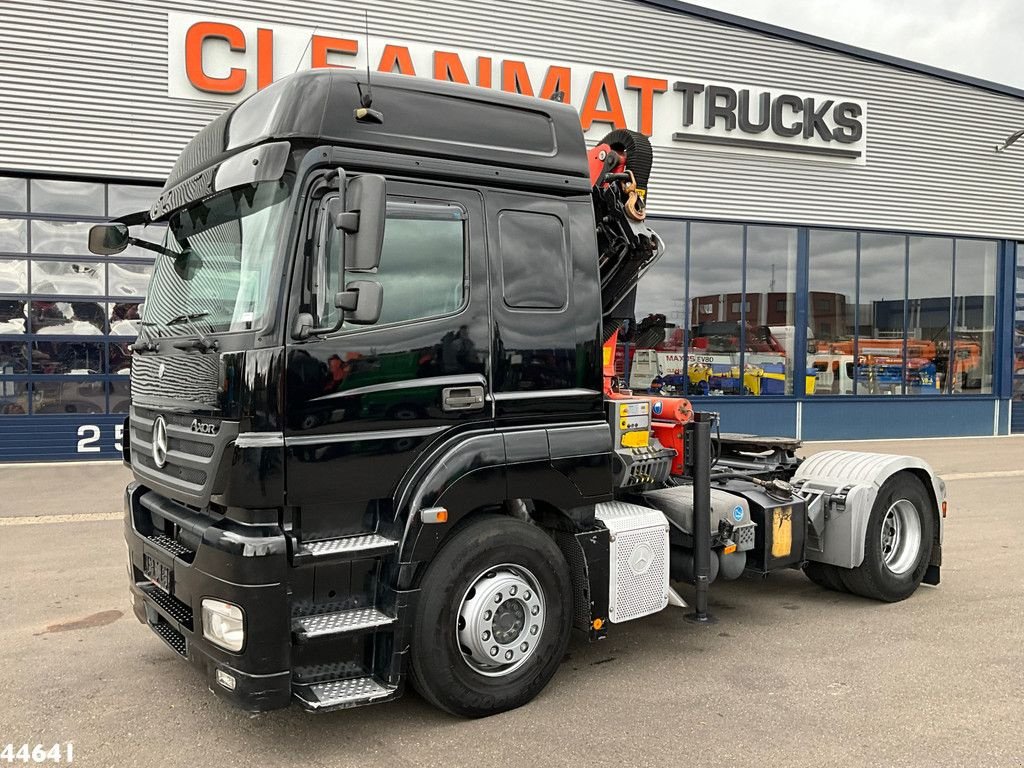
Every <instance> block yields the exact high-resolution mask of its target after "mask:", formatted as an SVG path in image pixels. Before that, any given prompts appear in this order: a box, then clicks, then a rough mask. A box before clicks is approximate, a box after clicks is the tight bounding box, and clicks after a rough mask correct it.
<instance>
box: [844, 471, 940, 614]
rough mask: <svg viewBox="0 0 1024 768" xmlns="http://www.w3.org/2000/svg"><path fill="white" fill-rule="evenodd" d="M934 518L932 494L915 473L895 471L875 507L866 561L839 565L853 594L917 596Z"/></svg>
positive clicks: (879, 597) (894, 598) (885, 597)
mask: <svg viewBox="0 0 1024 768" xmlns="http://www.w3.org/2000/svg"><path fill="white" fill-rule="evenodd" d="M934 529H935V520H934V518H933V516H932V509H931V501H930V500H929V498H928V494H927V492H926V491H925V489H924V486H923V485H922V484H921V481H920V480H918V479H917V478H916V477H915V476H914V475H911V474H909V473H906V472H901V473H899V474H896V475H893V477H891V478H890V479H889V480H887V481H886V482H885V484H884V485H882V488H881V489H880V490H879V492H878V497H877V498H876V499H875V504H874V506H873V507H872V508H871V516H870V517H869V518H868V526H867V532H866V533H865V540H864V562H863V563H861V565H860V566H859V567H857V568H853V569H846V568H843V569H840V570H839V575H840V578H841V579H842V582H843V584H844V585H845V586H846V588H847V589H849V590H850V591H851V592H853V593H855V594H858V595H862V596H863V597H869V598H872V599H874V600H884V601H885V602H887V603H895V602H897V601H899V600H905V599H906V598H908V597H910V596H911V595H912V594H914V591H915V590H916V589H917V587H918V586H919V585H920V584H921V579H923V578H924V573H925V571H926V570H928V562H929V560H930V559H931V548H932V537H933V536H934Z"/></svg>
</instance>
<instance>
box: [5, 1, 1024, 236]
mask: <svg viewBox="0 0 1024 768" xmlns="http://www.w3.org/2000/svg"><path fill="white" fill-rule="evenodd" d="M362 7H367V8H369V9H370V13H371V31H372V33H373V34H374V35H375V36H382V37H394V38H400V39H406V40H417V41H423V42H428V43H437V44H441V45H450V46H461V47H466V48H474V49H482V50H487V51H494V52H495V54H496V55H498V56H500V55H501V54H503V53H506V54H511V55H518V56H531V57H540V58H544V59H549V60H550V61H551V62H552V63H572V64H577V65H587V64H589V65H593V66H595V67H597V66H605V67H629V66H635V67H636V68H637V69H640V70H644V71H649V72H660V73H665V74H668V75H674V76H677V77H678V78H680V79H683V78H686V79H691V78H696V79H703V80H704V81H707V80H714V81H724V82H741V83H750V84H754V85H760V86H764V87H772V88H787V89H792V90H794V91H805V92H811V93H835V94H842V95H845V96H849V97H852V98H856V99H862V100H865V101H867V102H868V105H869V111H868V144H867V163H866V164H865V165H854V164H841V163H834V162H826V161H821V160H812V159H806V160H804V159H794V158H792V157H790V156H785V155H774V156H773V155H767V154H766V155H753V154H739V153H730V152H722V151H708V150H699V149H696V148H691V147H684V146H680V147H678V148H676V147H673V148H661V147H658V148H657V149H656V164H655V168H656V170H655V175H654V178H653V179H652V182H651V185H650V199H651V207H652V211H655V212H657V213H663V214H666V213H667V214H675V215H680V216H687V217H701V218H714V219H739V220H762V221H780V222H781V221H784V222H794V223H801V224H812V225H814V224H818V225H847V226H858V227H877V228H883V229H906V230H921V231H930V232H954V233H961V234H977V235H984V236H1003V237H1011V238H1020V237H1024V224H1022V220H1024V216H1022V215H1021V214H1022V213H1024V207H1022V202H1021V201H1024V151H1021V150H1018V151H1016V152H1009V153H1005V154H996V153H995V152H994V151H993V146H994V145H995V144H996V143H997V142H998V141H1000V140H1001V139H1002V138H1003V137H1005V136H1006V135H1007V134H1009V133H1010V132H1011V131H1013V130H1015V129H1017V128H1019V127H1024V100H1022V99H1018V98H1016V97H1014V96H1009V95H1004V94H998V93H993V92H990V91H985V90H982V89H979V88H976V87H973V86H969V85H965V84H962V83H956V82H951V81H947V80H943V79H940V78H937V77H933V76H930V75H926V74H922V73H919V72H913V71H909V70H904V69H899V68H896V67H892V66H889V65H886V64H883V63H880V62H876V61H869V60H865V59H860V58H857V57H854V56H852V55H849V54H845V53H840V52H836V51H830V50H825V49H822V48H818V47H813V46H810V45H807V44H804V43H800V42H796V41H793V40H788V39H782V38H777V37H772V36H769V35H767V34H764V33H761V32H756V31H753V30H749V29H743V28H740V27H735V26H731V25H727V24H723V23H720V22H715V21H710V20H708V19H704V18H700V17H696V16H691V15H687V14H684V13H675V12H670V11H667V10H663V9H660V8H656V7H653V6H649V5H645V4H642V3H637V2H622V1H621V0H591V2H588V3H585V4H583V3H579V2H577V1H576V0H518V1H517V2H516V3H506V2H474V1H473V0H430V1H429V2H428V1H427V0H387V1H386V2H385V0H373V1H372V2H365V3H362V4H360V6H359V8H362ZM211 10H215V11H216V15H217V16H222V17H223V16H227V17H237V18H247V19H255V20H260V21H265V22H268V23H270V22H277V23H290V24H300V25H309V26H317V25H320V26H321V27H323V28H325V29H328V30H332V31H336V30H347V31H349V32H350V33H351V34H353V35H356V34H360V32H361V29H362V18H361V14H360V13H358V12H357V9H356V8H355V7H354V6H353V5H352V4H351V3H350V2H348V0H318V2H316V3H309V2H298V1H297V0H246V1H245V2H240V1H238V0H225V1H223V2H218V3H217V4H216V7H215V9H211V7H210V4H209V3H208V2H204V1H200V0H175V1H174V2H169V1H168V0H153V1H152V2H142V1H140V2H129V1H128V0H108V1H104V0H73V1H72V0H18V2H17V3H13V2H4V3H0V52H2V55H0V171H2V170H14V171H24V172H33V173H62V174H73V175H79V174H80V175H90V176H91V175H100V176H109V177H117V178H138V179H159V178H161V177H163V176H164V175H165V174H166V173H167V172H168V171H169V170H170V168H171V165H172V164H173V162H174V159H175V157H176V155H177V153H178V152H179V150H180V149H181V147H182V146H183V145H184V143H185V142H186V141H187V140H188V138H189V137H190V136H191V135H192V134H193V133H194V132H195V131H196V130H197V129H198V128H200V127H201V126H202V125H204V124H205V123H206V122H208V121H209V120H210V119H211V118H212V117H214V116H215V115H217V114H218V113H219V112H220V111H221V110H222V109H223V108H224V106H223V105H218V104H215V103H210V102H201V101H196V100H179V99H170V98H169V97H168V95H167V50H166V46H167V12H168V11H181V12H189V13H196V14H208V13H210V12H211Z"/></svg>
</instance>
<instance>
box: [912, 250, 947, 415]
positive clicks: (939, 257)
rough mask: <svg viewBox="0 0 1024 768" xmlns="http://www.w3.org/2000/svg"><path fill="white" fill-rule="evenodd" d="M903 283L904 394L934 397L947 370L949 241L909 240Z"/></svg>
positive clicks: (944, 381)
mask: <svg viewBox="0 0 1024 768" xmlns="http://www.w3.org/2000/svg"><path fill="white" fill-rule="evenodd" d="M907 279H908V285H909V292H908V294H907V317H908V323H907V372H906V385H907V394H908V395H921V394H925V395H928V394H930V395H934V394H938V393H939V392H942V391H943V389H944V388H945V385H946V382H947V375H948V370H949V324H950V307H951V301H952V300H951V298H950V297H951V295H952V288H953V241H952V240H951V239H949V238H945V237H911V238H910V272H909V274H908V278H907Z"/></svg>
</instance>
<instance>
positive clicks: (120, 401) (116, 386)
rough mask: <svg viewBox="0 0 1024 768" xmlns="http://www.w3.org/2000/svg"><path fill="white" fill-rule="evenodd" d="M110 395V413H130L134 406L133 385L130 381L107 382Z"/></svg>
mask: <svg viewBox="0 0 1024 768" xmlns="http://www.w3.org/2000/svg"><path fill="white" fill-rule="evenodd" d="M107 391H108V392H109V393H110V412H111V413H128V410H129V408H131V404H132V396H131V383H130V382H129V381H128V379H122V380H115V381H110V382H107Z"/></svg>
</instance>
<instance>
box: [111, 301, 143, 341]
mask: <svg viewBox="0 0 1024 768" xmlns="http://www.w3.org/2000/svg"><path fill="white" fill-rule="evenodd" d="M109 306H110V315H109V317H108V321H109V322H108V326H107V327H108V328H109V329H110V335H111V336H138V335H139V324H140V323H141V322H142V317H141V316H140V314H139V307H141V306H142V304H141V303H139V302H137V301H126V302H117V303H115V304H110V305H109Z"/></svg>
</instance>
